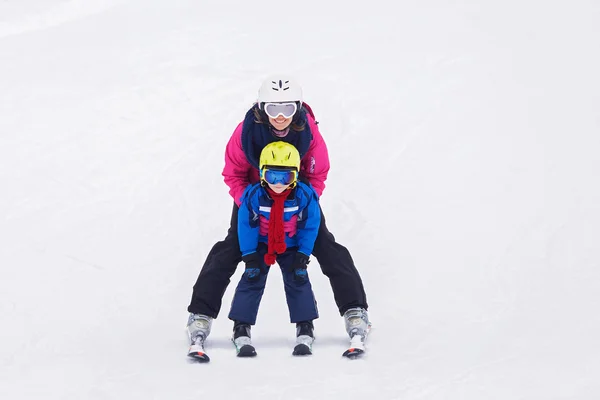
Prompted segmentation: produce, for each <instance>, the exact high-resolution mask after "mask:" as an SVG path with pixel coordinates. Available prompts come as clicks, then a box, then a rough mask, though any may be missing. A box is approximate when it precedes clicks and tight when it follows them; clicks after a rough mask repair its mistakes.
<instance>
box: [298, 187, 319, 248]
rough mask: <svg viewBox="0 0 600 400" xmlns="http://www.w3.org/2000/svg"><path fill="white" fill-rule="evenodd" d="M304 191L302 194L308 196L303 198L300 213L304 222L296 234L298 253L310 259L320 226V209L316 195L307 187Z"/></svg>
mask: <svg viewBox="0 0 600 400" xmlns="http://www.w3.org/2000/svg"><path fill="white" fill-rule="evenodd" d="M305 189H306V190H304V193H306V194H307V195H308V196H305V197H306V198H305V200H304V202H305V207H304V208H303V210H302V213H303V214H304V219H305V221H306V222H305V223H304V226H303V227H302V228H299V229H298V231H297V233H296V234H297V235H298V236H297V238H298V251H299V252H300V253H304V254H305V255H307V256H309V257H310V255H311V253H312V251H313V248H314V246H315V240H316V239H317V235H318V233H319V226H320V225H321V209H320V208H319V199H318V197H317V193H316V192H315V191H314V190H313V189H312V188H310V187H308V186H305Z"/></svg>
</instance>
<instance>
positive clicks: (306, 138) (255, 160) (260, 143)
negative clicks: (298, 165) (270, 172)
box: [242, 105, 313, 169]
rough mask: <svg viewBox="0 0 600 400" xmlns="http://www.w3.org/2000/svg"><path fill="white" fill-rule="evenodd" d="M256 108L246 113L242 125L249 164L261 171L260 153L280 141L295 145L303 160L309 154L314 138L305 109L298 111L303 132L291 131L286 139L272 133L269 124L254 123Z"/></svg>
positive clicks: (245, 152) (244, 147)
mask: <svg viewBox="0 0 600 400" xmlns="http://www.w3.org/2000/svg"><path fill="white" fill-rule="evenodd" d="M255 107H258V106H257V105H254V106H252V108H250V110H248V112H246V116H245V117H244V123H243V125H242V149H243V150H244V154H245V155H246V159H247V160H248V162H249V163H250V164H251V165H252V166H253V167H254V168H256V169H259V160H260V152H261V151H262V149H263V148H264V147H265V146H266V145H268V144H269V143H272V142H276V141H280V140H281V141H284V142H287V143H290V144H292V145H294V147H296V149H298V152H299V153H300V158H301V159H302V158H303V157H304V155H305V154H306V153H307V152H308V148H309V147H310V142H312V138H313V136H312V132H311V131H310V126H309V124H308V119H307V117H306V111H305V110H304V109H300V110H299V111H298V112H299V113H300V118H299V122H303V123H304V130H303V131H301V132H296V131H294V130H293V129H290V132H289V133H288V134H287V136H286V137H283V138H278V137H276V136H275V135H273V134H272V133H271V131H270V129H269V126H268V124H259V123H256V122H255V121H254V108H255Z"/></svg>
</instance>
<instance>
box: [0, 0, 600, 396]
mask: <svg viewBox="0 0 600 400" xmlns="http://www.w3.org/2000/svg"><path fill="white" fill-rule="evenodd" d="M599 49H600V3H598V2H597V1H595V0H589V1H570V2H560V1H541V0H538V1H534V0H527V1H516V0H506V1H478V2H469V1H466V0H458V1H441V0H425V1H416V0H413V1H403V2H392V1H385V0H373V1H369V2H364V1H361V2H358V1H341V0H338V1H330V2H325V1H313V0H307V1H304V2H281V1H275V0H270V1H242V0H223V1H218V2H217V1H214V2H210V1H195V0H170V1H167V0H18V1H17V0H4V1H0V167H1V168H0V193H1V194H0V218H1V222H0V268H1V279H0V296H1V297H0V319H1V322H0V398H2V399H37V398H44V399H208V398H210V399H233V398H237V399H240V398H241V399H286V400H289V399H337V398H340V399H365V398H373V399H408V400H416V399H419V400H441V399H468V400H483V399H485V400H496V399H497V400H509V399H515V400H516V399H526V400H534V399H535V400H538V399H539V400H551V399H565V400H567V399H568V400H593V399H598V398H600V383H599V382H600V380H599V378H598V377H599V376H600V341H599V339H598V337H600V316H599V312H598V309H599V306H600V293H599V291H600V245H599V243H600V186H599V184H598V182H600V156H599V154H598V153H599V151H600V129H599V128H600V111H599V110H600V94H599V93H600V77H599V74H598V71H600V56H599V52H598V50H599ZM273 72H285V73H290V74H292V75H294V76H296V77H297V78H298V79H299V80H300V82H301V83H302V85H303V87H304V93H305V100H306V101H307V103H308V104H310V105H311V106H312V107H313V109H314V110H315V113H316V116H317V119H318V120H319V121H320V125H319V126H320V129H321V132H322V134H323V136H324V138H325V140H326V142H327V145H328V148H329V154H330V158H331V164H332V169H331V173H330V175H329V180H328V181H327V189H326V190H325V193H324V195H323V197H322V207H323V209H324V211H325V214H326V216H327V222H328V226H329V228H330V230H331V231H332V232H333V233H334V234H335V235H336V238H337V239H338V241H339V242H340V243H342V244H344V245H345V246H347V247H348V248H349V249H350V251H351V253H352V255H353V257H354V260H355V262H356V265H357V267H358V269H359V270H360V272H361V275H362V277H363V281H364V283H365V287H366V290H367V294H368V297H369V303H370V311H371V319H372V321H373V323H374V328H373V331H372V333H371V336H370V338H369V343H368V351H369V353H368V356H367V357H366V358H365V359H363V360H358V361H348V360H344V359H342V358H341V353H342V352H343V350H344V349H345V347H346V345H347V338H346V333H345V330H344V326H343V320H342V319H341V318H340V317H339V314H338V313H337V308H336V307H335V304H334V301H333V296H332V293H331V288H330V286H329V283H328V281H327V279H326V278H325V277H324V276H323V275H322V273H321V272H320V269H319V268H318V264H317V262H316V261H313V262H312V263H311V265H310V270H309V272H310V274H311V278H312V280H313V285H314V289H315V294H316V297H317V300H318V302H319V309H320V314H321V318H320V319H319V320H317V321H316V322H315V327H316V332H315V333H316V335H317V340H316V342H315V345H314V355H313V356H312V357H310V358H300V359H299V358H294V357H292V356H291V350H292V347H293V342H294V326H293V325H291V324H290V323H289V322H288V315H287V308H286V305H285V299H284V295H283V288H282V283H281V277H280V274H279V273H278V272H277V273H273V274H271V275H270V278H269V284H268V287H267V290H266V293H265V297H264V300H263V304H262V307H261V310H260V313H259V320H258V323H257V325H256V327H255V328H254V330H253V336H254V342H255V345H256V347H257V351H258V353H259V356H258V357H257V358H255V359H251V360H244V359H237V358H236V357H235V351H234V349H233V346H232V345H231V343H230V341H229V338H230V333H231V328H232V326H231V322H230V321H229V320H227V318H226V316H227V312H228V307H229V304H230V301H231V298H232V294H233V289H234V288H235V284H236V283H237V280H238V278H239V275H240V273H241V271H242V267H241V266H240V268H238V272H237V273H236V275H235V276H234V278H233V283H232V284H231V285H230V286H229V288H228V290H227V293H226V295H225V298H224V306H223V310H222V313H221V315H220V318H218V319H217V320H216V321H215V323H214V325H213V332H212V334H211V337H210V339H209V342H208V343H207V352H208V353H209V354H210V356H211V358H212V361H211V363H210V364H207V365H199V364H189V363H188V361H187V360H186V356H185V354H186V352H187V344H186V339H185V333H184V327H185V323H186V320H187V311H186V308H187V305H188V303H189V299H190V295H191V290H192V286H193V284H194V282H195V280H196V277H197V274H198V272H199V271H200V268H201V266H202V264H203V262H204V259H205V257H206V255H207V254H208V251H209V250H210V248H211V247H212V245H213V244H214V243H215V242H216V241H218V240H221V239H222V238H223V237H224V236H225V233H226V230H227V228H228V224H229V217H230V210H231V198H230V197H229V195H228V193H227V192H228V189H227V187H226V186H225V184H224V183H223V181H222V177H221V171H222V167H223V154H224V148H225V144H226V142H227V141H228V139H229V137H230V135H231V133H232V132H233V129H234V128H235V127H236V125H237V124H238V122H239V121H240V120H241V119H242V118H243V116H244V113H245V112H246V110H247V109H248V108H249V107H250V106H251V104H252V102H253V101H254V100H255V96H256V93H257V90H258V87H259V86H260V83H261V81H262V80H263V78H264V77H265V76H267V75H268V74H270V73H273Z"/></svg>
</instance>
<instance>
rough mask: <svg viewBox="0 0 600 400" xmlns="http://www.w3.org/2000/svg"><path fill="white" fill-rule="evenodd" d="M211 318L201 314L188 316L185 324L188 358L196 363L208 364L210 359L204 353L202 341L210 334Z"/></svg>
mask: <svg viewBox="0 0 600 400" xmlns="http://www.w3.org/2000/svg"><path fill="white" fill-rule="evenodd" d="M211 326H212V318H211V317H209V316H206V315H202V314H190V316H189V318H188V323H187V333H188V338H189V340H190V348H189V350H188V357H191V358H193V359H194V360H195V361H198V362H209V361H210V358H209V357H208V355H207V354H206V352H205V351H204V341H205V340H206V338H207V337H208V335H209V334H210V328H211Z"/></svg>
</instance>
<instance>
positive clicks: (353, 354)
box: [342, 347, 365, 360]
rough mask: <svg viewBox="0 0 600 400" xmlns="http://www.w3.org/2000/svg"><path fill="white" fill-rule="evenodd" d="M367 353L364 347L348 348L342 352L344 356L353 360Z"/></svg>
mask: <svg viewBox="0 0 600 400" xmlns="http://www.w3.org/2000/svg"><path fill="white" fill-rule="evenodd" d="M364 353H365V351H364V350H363V349H357V348H354V347H352V348H349V349H348V350H346V351H345V352H344V354H342V356H343V357H346V358H349V359H351V360H355V359H357V358H359V357H361V356H362V355H363V354H364Z"/></svg>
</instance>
